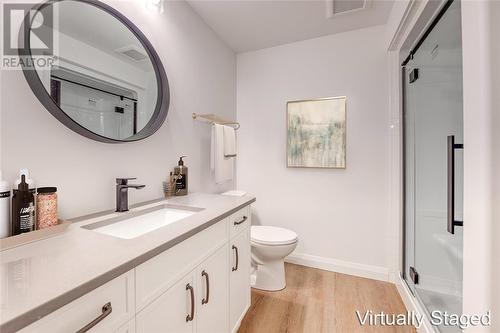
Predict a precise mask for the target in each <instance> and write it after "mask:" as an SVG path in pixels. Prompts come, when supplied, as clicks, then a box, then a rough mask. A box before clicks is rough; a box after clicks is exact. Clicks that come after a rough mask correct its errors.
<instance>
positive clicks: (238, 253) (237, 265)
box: [229, 228, 251, 332]
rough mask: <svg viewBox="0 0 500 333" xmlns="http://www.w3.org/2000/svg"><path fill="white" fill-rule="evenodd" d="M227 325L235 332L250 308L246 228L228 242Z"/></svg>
mask: <svg viewBox="0 0 500 333" xmlns="http://www.w3.org/2000/svg"><path fill="white" fill-rule="evenodd" d="M229 250H230V251H231V252H230V253H231V255H230V265H231V268H230V273H229V295H230V299H229V318H230V321H229V323H230V324H229V325H230V331H231V332H236V331H237V330H238V328H239V327H240V324H241V320H242V319H243V317H244V316H245V313H246V312H247V310H248V308H249V307H250V302H251V294H250V229H249V228H246V229H244V230H242V231H241V232H240V233H239V234H237V235H236V236H235V237H234V238H232V239H231V241H230V242H229Z"/></svg>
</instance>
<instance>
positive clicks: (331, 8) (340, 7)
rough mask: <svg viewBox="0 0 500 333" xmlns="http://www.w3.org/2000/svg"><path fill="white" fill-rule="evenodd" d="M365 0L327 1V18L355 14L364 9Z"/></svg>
mask: <svg viewBox="0 0 500 333" xmlns="http://www.w3.org/2000/svg"><path fill="white" fill-rule="evenodd" d="M366 2H367V0H327V2H326V7H327V17H334V16H336V15H341V14H348V13H352V12H357V11H359V10H363V9H365V8H366Z"/></svg>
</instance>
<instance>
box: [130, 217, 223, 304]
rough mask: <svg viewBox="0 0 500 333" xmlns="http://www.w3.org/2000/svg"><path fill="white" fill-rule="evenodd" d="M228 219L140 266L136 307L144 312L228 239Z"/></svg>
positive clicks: (136, 271) (137, 272)
mask: <svg viewBox="0 0 500 333" xmlns="http://www.w3.org/2000/svg"><path fill="white" fill-rule="evenodd" d="M226 223H227V221H226V219H224V220H222V221H220V222H218V223H216V224H214V225H213V226H211V227H209V228H207V229H205V230H203V231H201V232H199V233H198V234H196V235H194V236H192V237H190V238H188V239H186V240H185V241H183V242H181V243H179V244H177V245H175V246H174V247H172V248H170V249H168V250H166V251H165V252H163V253H161V254H159V255H157V256H156V257H154V258H151V259H149V260H148V261H146V262H144V263H142V264H141V265H139V266H137V267H136V269H135V279H136V309H137V311H140V310H141V309H143V308H144V307H145V306H147V305H148V304H150V303H151V302H152V301H153V300H155V299H156V298H157V297H158V296H160V295H161V294H163V293H164V292H165V291H166V290H167V289H168V288H169V287H171V286H172V285H173V284H174V283H176V282H177V281H178V280H179V279H181V278H182V277H183V276H185V275H186V274H187V273H188V272H189V271H191V270H192V269H193V268H194V267H196V266H197V265H198V264H199V263H200V262H201V261H202V260H204V259H205V258H206V257H208V256H209V255H210V254H211V253H212V252H214V251H215V250H216V249H217V248H218V247H220V246H221V245H222V244H224V243H226V242H227V227H226Z"/></svg>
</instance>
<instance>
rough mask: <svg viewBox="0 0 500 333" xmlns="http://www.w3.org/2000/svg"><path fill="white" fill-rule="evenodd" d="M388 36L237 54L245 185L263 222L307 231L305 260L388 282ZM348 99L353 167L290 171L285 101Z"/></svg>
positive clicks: (340, 37) (364, 32)
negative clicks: (371, 274) (366, 272)
mask: <svg viewBox="0 0 500 333" xmlns="http://www.w3.org/2000/svg"><path fill="white" fill-rule="evenodd" d="M384 31H385V30H384V27H383V26H377V27H372V28H367V29H361V30H356V31H351V32H346V33H341V34H336V35H330V36H326V37H321V38H317V39H311V40H306V41H302V42H297V43H293V44H288V45H283V46H278V47H274V48H269V49H264V50H260V51H254V52H248V53H242V54H238V57H237V68H238V70H237V104H238V106H237V110H238V121H239V122H240V123H241V129H240V130H239V136H238V141H239V142H238V143H239V146H238V152H239V159H238V172H237V174H238V176H237V179H238V184H237V187H238V188H240V189H242V190H246V191H249V192H251V193H253V194H254V195H256V197H257V198H258V200H257V202H256V203H255V205H254V217H253V218H254V219H253V221H254V223H256V224H263V225H274V226H281V227H285V228H290V229H292V230H294V231H296V232H297V233H298V235H299V245H298V247H297V250H296V254H298V255H299V256H300V257H301V258H308V259H313V260H319V261H323V262H328V264H329V265H330V267H333V266H335V267H336V269H342V267H344V268H345V267H347V266H348V267H351V268H353V267H355V266H356V267H357V268H360V269H361V271H363V270H365V269H366V270H372V271H375V272H376V274H375V275H376V276H375V277H378V278H383V279H387V268H388V266H389V259H388V253H387V248H388V247H387V246H386V242H387V241H388V239H389V237H390V236H389V230H388V223H389V221H388V220H389V193H388V192H389V178H390V174H389V146H388V145H389V112H388V101H389V98H388V96H389V94H388V87H387V81H388V75H389V74H388V71H387V61H388V59H387V53H386V49H385V47H384V44H385V43H384V36H385V35H384ZM344 95H345V96H347V168H346V169H345V170H342V169H326V170H325V169H287V168H286V164H285V162H286V160H285V158H286V150H285V147H286V122H285V121H286V102H287V101H291V100H299V99H311V98H319V97H332V96H344ZM304 255H305V256H304ZM310 256H318V257H321V258H314V257H310ZM357 264H360V265H361V266H359V265H358V266H357ZM366 265H367V266H366ZM357 273H358V274H363V272H357Z"/></svg>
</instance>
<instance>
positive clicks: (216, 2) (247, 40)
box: [187, 0, 394, 52]
mask: <svg viewBox="0 0 500 333" xmlns="http://www.w3.org/2000/svg"><path fill="white" fill-rule="evenodd" d="M187 1H188V3H189V4H190V5H191V7H192V8H193V9H194V10H195V11H196V12H197V13H198V14H199V15H200V16H201V17H202V18H203V20H204V21H205V22H206V23H207V24H208V25H209V26H210V27H211V28H212V29H213V30H214V31H215V32H216V33H217V34H218V35H219V36H220V37H221V38H222V39H223V40H224V41H225V42H226V43H227V44H228V45H229V46H230V47H231V48H232V49H233V50H234V51H236V52H245V51H251V50H258V49H262V48H266V47H272V46H276V45H281V44H287V43H292V42H296V41H300V40H305V39H310V38H315V37H320V36H325V35H330V34H334V33H339V32H344V31H349V30H355V29H360V28H366V27H369V26H374V25H380V24H384V23H386V21H387V18H388V17H389V13H390V11H391V8H392V5H393V1H394V0H368V1H367V3H366V8H365V9H363V10H359V11H353V12H351V13H344V14H340V15H335V16H333V17H330V18H329V17H328V16H331V15H328V11H329V10H330V13H331V9H332V1H333V0H187ZM329 1H330V3H328V2H329ZM335 1H336V2H342V1H351V0H335ZM337 6H338V8H340V7H346V6H347V7H348V6H349V4H345V3H344V4H342V3H339V4H338V5H337Z"/></svg>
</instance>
